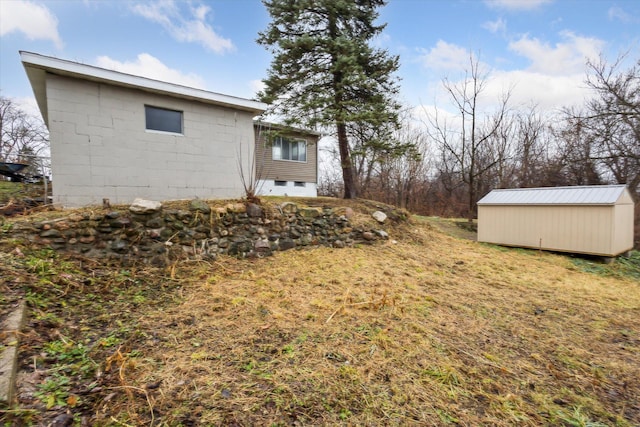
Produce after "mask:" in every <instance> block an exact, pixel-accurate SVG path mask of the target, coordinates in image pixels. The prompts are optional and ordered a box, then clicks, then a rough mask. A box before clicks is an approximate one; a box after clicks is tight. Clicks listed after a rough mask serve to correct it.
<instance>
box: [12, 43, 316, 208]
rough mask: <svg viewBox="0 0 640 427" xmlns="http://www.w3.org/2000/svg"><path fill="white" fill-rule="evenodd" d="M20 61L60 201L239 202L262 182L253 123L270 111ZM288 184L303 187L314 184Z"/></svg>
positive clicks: (50, 63) (205, 94)
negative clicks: (44, 131) (45, 134)
mask: <svg viewBox="0 0 640 427" xmlns="http://www.w3.org/2000/svg"><path fill="white" fill-rule="evenodd" d="M20 57H21V61H22V64H23V65H24V68H25V70H26V73H27V76H28V78H29V81H30V83H31V86H32V89H33V92H34V94H35V97H36V101H37V103H38V107H39V108H40V112H41V113H42V117H43V119H44V121H45V124H46V125H47V127H48V129H49V137H50V143H51V169H52V176H53V202H54V203H57V204H60V205H62V206H66V207H73V206H84V205H92V204H101V203H103V201H104V200H105V199H108V201H109V202H110V203H129V202H131V201H133V200H134V199H135V198H137V197H143V198H148V199H154V200H175V199H189V198H195V197H198V198H202V199H211V198H238V197H242V196H243V195H244V194H245V187H246V186H248V185H250V184H251V183H249V182H247V181H246V180H247V179H251V177H256V174H255V172H256V171H255V170H254V169H253V168H254V167H255V165H256V164H259V163H261V162H259V161H256V158H255V157H254V156H255V154H256V153H255V147H256V140H255V135H256V132H255V131H254V122H253V121H254V118H255V117H256V116H258V115H260V114H261V113H263V112H264V111H265V109H266V107H267V105H266V104H264V103H261V102H257V101H253V100H249V99H243V98H238V97H233V96H229V95H223V94H219V93H213V92H209V91H205V90H201V89H195V88H191V87H186V86H181V85H177V84H172V83H167V82H161V81H157V80H152V79H148V78H144V77H140V76H134V75H130V74H125V73H120V72H117V71H113V70H107V69H103V68H99V67H94V66H90V65H85V64H81V63H77V62H72V61H67V60H62V59H58V58H53V57H49V56H44V55H39V54H36V53H31V52H20ZM296 135H298V134H296ZM308 157H309V159H311V156H308ZM309 161H310V160H307V164H309ZM311 161H312V160H311ZM293 162H299V160H293V161H292V163H291V164H293ZM313 166H314V167H315V165H313ZM281 169H282V168H281ZM294 170H295V168H294ZM275 176H280V175H275ZM286 176H287V181H289V180H291V181H292V182H304V183H305V185H306V184H307V183H309V184H310V183H311V182H312V181H313V180H314V179H315V178H313V177H310V176H309V175H308V174H307V175H304V176H300V177H298V176H296V175H295V173H293V174H291V173H288V174H286Z"/></svg>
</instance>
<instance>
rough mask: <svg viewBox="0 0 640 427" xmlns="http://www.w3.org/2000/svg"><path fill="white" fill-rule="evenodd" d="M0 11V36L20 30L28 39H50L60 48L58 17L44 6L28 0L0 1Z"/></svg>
mask: <svg viewBox="0 0 640 427" xmlns="http://www.w3.org/2000/svg"><path fill="white" fill-rule="evenodd" d="M0 12H1V13H0V36H4V35H5V34H9V33H12V32H14V31H15V32H21V33H23V34H24V35H25V36H26V37H27V38H28V39H29V40H51V41H52V42H53V43H54V44H55V45H56V47H57V48H58V49H62V47H63V43H62V39H61V38H60V34H59V33H58V19H57V18H56V17H55V15H54V14H53V13H51V11H50V10H49V9H48V8H47V7H46V6H43V5H39V4H36V3H33V2H30V1H0Z"/></svg>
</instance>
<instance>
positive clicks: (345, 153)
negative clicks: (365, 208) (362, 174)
mask: <svg viewBox="0 0 640 427" xmlns="http://www.w3.org/2000/svg"><path fill="white" fill-rule="evenodd" d="M337 128H338V148H339V150H340V166H341V167H342V180H343V182H344V198H345V199H355V198H356V186H355V182H354V179H353V163H352V162H351V154H350V152H349V139H348V138H347V127H346V125H345V124H344V123H338V125H337Z"/></svg>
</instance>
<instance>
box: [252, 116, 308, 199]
mask: <svg viewBox="0 0 640 427" xmlns="http://www.w3.org/2000/svg"><path fill="white" fill-rule="evenodd" d="M254 130H255V140H256V165H255V169H256V177H257V178H258V179H257V185H256V188H257V194H259V195H265V196H266V195H272V196H284V195H287V196H295V197H316V196H317V195H318V188H317V184H318V140H319V138H320V136H321V135H320V134H319V133H317V132H311V131H309V130H303V129H297V128H293V127H287V126H282V125H277V124H274V123H267V122H262V121H256V122H255V123H254Z"/></svg>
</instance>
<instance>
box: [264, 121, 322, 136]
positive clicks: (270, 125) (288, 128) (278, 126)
mask: <svg viewBox="0 0 640 427" xmlns="http://www.w3.org/2000/svg"><path fill="white" fill-rule="evenodd" d="M253 126H255V127H264V128H266V129H277V130H281V131H289V132H298V133H303V134H307V135H314V136H318V137H320V136H322V133H321V132H317V131H315V130H310V129H303V128H296V127H293V126H287V125H281V124H278V123H271V122H265V121H263V120H254V121H253Z"/></svg>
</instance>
